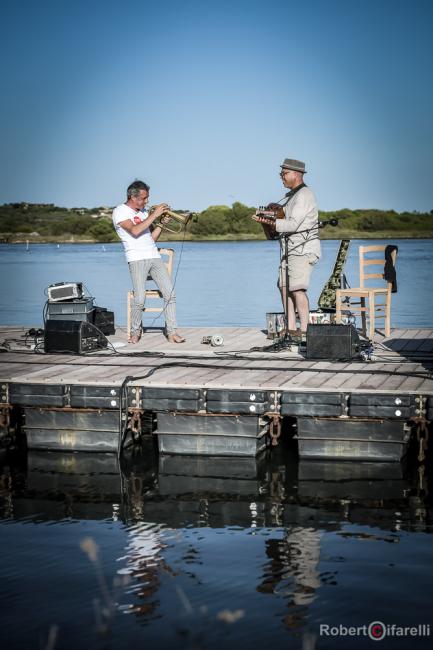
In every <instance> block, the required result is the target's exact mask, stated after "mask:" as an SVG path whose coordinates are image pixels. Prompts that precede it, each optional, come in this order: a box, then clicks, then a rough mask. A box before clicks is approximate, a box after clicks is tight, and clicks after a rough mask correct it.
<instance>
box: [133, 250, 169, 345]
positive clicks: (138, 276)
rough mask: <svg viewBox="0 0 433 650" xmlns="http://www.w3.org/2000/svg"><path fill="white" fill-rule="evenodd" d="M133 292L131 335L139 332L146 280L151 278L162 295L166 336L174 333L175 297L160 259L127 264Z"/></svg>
mask: <svg viewBox="0 0 433 650" xmlns="http://www.w3.org/2000/svg"><path fill="white" fill-rule="evenodd" d="M128 266H129V272H130V274H131V279H132V288H133V290H134V300H133V301H132V314H131V335H132V336H133V335H134V334H140V332H141V327H142V325H141V314H142V312H143V309H144V303H145V297H146V296H145V291H146V280H147V278H148V276H150V277H151V278H152V280H153V281H154V282H155V284H156V286H157V287H158V289H159V290H160V292H161V293H162V297H163V300H164V313H165V321H166V325H165V327H166V331H167V334H173V332H175V331H176V297H175V294H174V289H173V285H172V282H171V279H170V276H169V274H168V271H167V268H166V266H165V264H164V262H163V261H162V259H161V258H160V257H155V258H152V259H147V260H138V261H136V262H128Z"/></svg>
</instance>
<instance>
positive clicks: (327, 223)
mask: <svg viewBox="0 0 433 650" xmlns="http://www.w3.org/2000/svg"><path fill="white" fill-rule="evenodd" d="M325 226H338V219H328V220H327V221H319V228H324V227H325Z"/></svg>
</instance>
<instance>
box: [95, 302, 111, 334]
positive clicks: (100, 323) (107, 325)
mask: <svg viewBox="0 0 433 650" xmlns="http://www.w3.org/2000/svg"><path fill="white" fill-rule="evenodd" d="M92 313H93V321H92V322H93V324H94V325H95V327H97V328H98V329H99V330H101V332H102V333H103V334H105V336H111V335H112V334H115V333H116V329H115V327H114V311H108V309H106V308H105V307H95V308H94V310H93V312H92Z"/></svg>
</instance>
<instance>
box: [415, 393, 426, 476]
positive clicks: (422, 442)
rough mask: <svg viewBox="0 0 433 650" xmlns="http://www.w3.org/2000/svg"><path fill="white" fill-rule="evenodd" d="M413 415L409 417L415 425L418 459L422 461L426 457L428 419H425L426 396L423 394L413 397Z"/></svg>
mask: <svg viewBox="0 0 433 650" xmlns="http://www.w3.org/2000/svg"><path fill="white" fill-rule="evenodd" d="M415 404H416V406H417V408H416V409H415V417H413V418H411V422H413V424H414V425H415V426H416V439H417V441H418V461H419V462H420V463H423V462H424V461H425V459H426V452H427V449H428V442H429V426H428V425H429V420H427V418H426V415H427V398H426V397H424V396H423V395H418V396H417V397H416V398H415Z"/></svg>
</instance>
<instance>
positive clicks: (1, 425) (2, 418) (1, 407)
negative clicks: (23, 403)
mask: <svg viewBox="0 0 433 650" xmlns="http://www.w3.org/2000/svg"><path fill="white" fill-rule="evenodd" d="M11 408H12V406H11V404H0V429H9V427H10V424H11Z"/></svg>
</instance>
